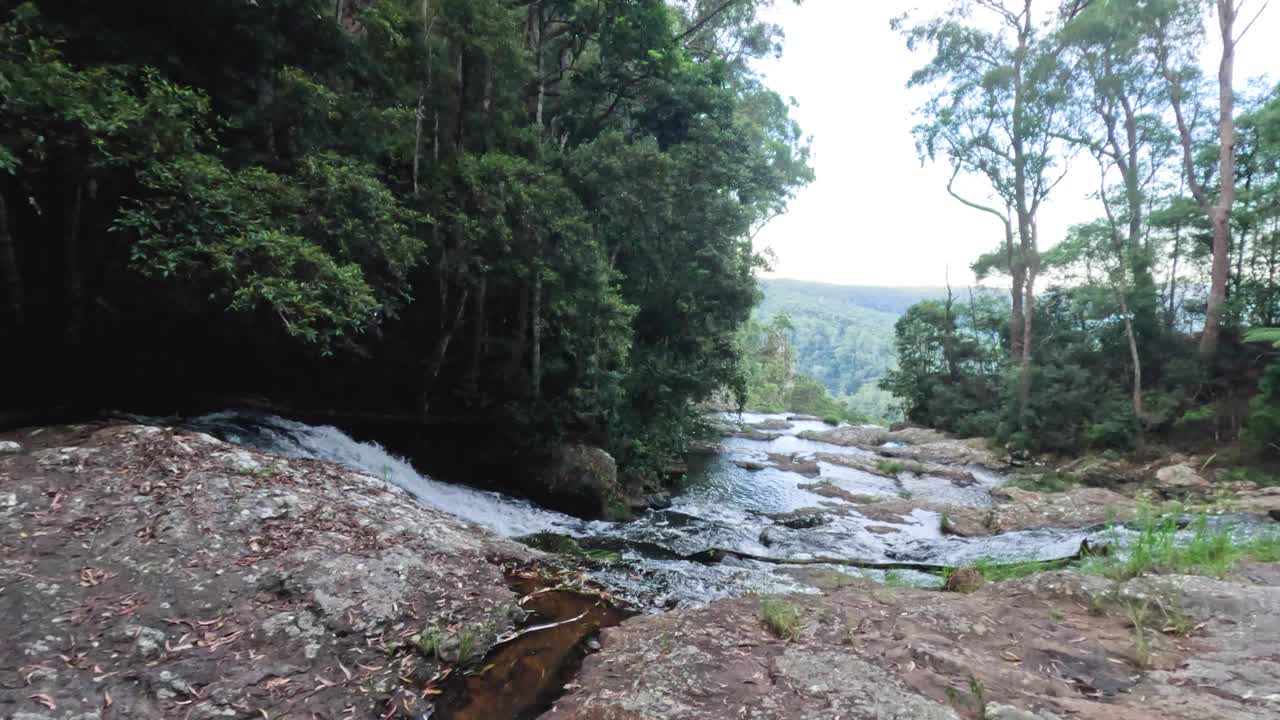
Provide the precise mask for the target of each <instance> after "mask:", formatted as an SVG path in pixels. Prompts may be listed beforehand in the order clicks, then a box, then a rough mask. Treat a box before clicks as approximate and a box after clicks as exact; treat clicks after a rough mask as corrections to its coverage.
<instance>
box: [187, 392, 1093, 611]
mask: <svg viewBox="0 0 1280 720" xmlns="http://www.w3.org/2000/svg"><path fill="white" fill-rule="evenodd" d="M722 419H724V420H726V421H731V422H734V423H763V422H766V421H773V422H774V424H775V425H776V426H778V427H779V428H780V429H778V430H776V431H773V432H770V433H768V435H769V436H770V437H769V439H758V440H753V439H745V438H742V437H729V438H726V439H725V440H723V441H722V442H721V443H720V445H719V448H718V452H717V453H716V454H714V455H711V456H709V457H705V458H697V459H695V461H694V462H692V463H691V464H690V471H689V477H688V480H687V483H686V487H685V490H684V491H683V493H682V494H681V495H679V496H677V497H676V498H675V499H674V501H673V504H672V506H671V507H670V508H668V509H666V510H658V511H650V512H646V513H644V514H642V515H641V516H639V517H637V518H636V519H635V520H632V521H630V522H626V523H608V522H599V521H597V522H588V521H584V520H581V519H578V518H574V517H571V516H568V515H564V514H561V513H557V512H554V511H550V510H547V509H544V508H540V507H538V506H536V505H533V504H532V503H530V502H528V501H525V500H520V499H516V498H512V497H509V496H506V495H503V494H500V493H495V492H486V491H482V490H477V489H474V488H470V487H466V486H461V485H454V484H450V483H444V482H440V481H438V480H434V479H432V478H430V477H426V476H424V475H422V474H420V473H418V472H417V471H416V470H414V468H413V467H412V466H411V465H410V464H409V463H408V462H406V461H404V460H403V459H401V458H398V457H396V456H394V455H392V454H390V453H388V452H387V451H386V450H384V449H383V448H382V447H380V446H378V445H377V444H375V443H366V442H358V441H356V440H354V439H352V438H351V437H350V436H349V435H347V434H346V433H344V432H342V431H341V430H338V429H337V428H334V427H329V426H314V425H307V424H304V423H300V422H296V421H292V420H286V419H283V418H279V417H275V416H269V415H261V414H255V413H246V412H234V411H229V412H220V413H214V414H210V415H205V416H202V417H199V418H196V419H194V420H192V421H190V422H188V423H187V425H188V426H189V427H191V428H193V429H198V430H202V431H205V432H209V433H211V434H214V435H216V436H218V437H221V438H223V439H225V440H228V441H230V442H234V443H238V444H242V445H245V446H249V447H252V448H255V449H258V450H263V451H268V452H272V453H276V454H280V455H284V456H287V457H305V458H314V459H320V460H328V461H332V462H336V463H340V464H342V465H346V466H348V467H351V468H353V469H356V470H359V471H361V472H364V473H367V474H369V475H372V476H374V477H379V478H382V479H384V480H386V481H387V482H389V483H392V484H394V485H397V486H399V487H401V488H403V489H404V490H405V491H407V492H409V493H410V494H412V495H413V496H414V497H416V498H417V499H418V500H419V501H421V502H422V503H424V504H427V505H430V506H432V507H435V508H438V509H440V510H443V511H445V512H448V513H451V514H453V515H456V516H458V517H460V518H462V519H463V520H466V521H467V522H471V523H474V524H476V525H479V526H483V527H486V528H489V529H491V530H493V531H495V532H498V533H500V534H503V535H506V536H509V537H517V538H519V537H525V536H529V535H533V534H535V533H555V534H560V535H565V536H569V537H572V538H574V539H575V541H576V542H577V543H579V544H580V545H581V546H582V547H583V548H585V549H588V550H590V549H599V550H606V551H608V555H607V556H604V557H609V558H616V559H615V560H613V561H612V562H610V561H607V560H606V561H600V562H596V563H594V564H595V566H596V569H595V570H594V571H593V576H594V579H595V580H596V581H598V582H600V583H602V584H603V585H605V586H607V587H610V588H611V589H613V590H614V591H615V592H616V593H617V594H619V595H622V596H624V597H629V598H631V599H633V600H636V601H640V602H642V603H644V604H646V605H654V606H661V607H674V606H687V605H697V604H702V603H706V602H708V601H711V600H714V599H717V598H722V597H730V596H735V595H741V594H744V593H749V592H781V591H792V592H795V591H801V592H803V591H812V590H814V588H811V587H810V586H809V585H808V584H807V583H806V582H805V581H804V580H803V579H798V578H803V577H804V575H802V574H798V573H795V572H794V569H793V568H788V567H787V566H785V565H776V564H772V563H763V562H758V561H754V560H743V559H727V560H725V561H724V562H723V563H719V564H710V565H708V564H701V563H697V562H690V561H687V560H682V559H680V558H681V557H683V556H689V555H693V554H695V553H699V552H702V551H706V550H710V549H714V548H719V549H724V550H731V551H735V552H740V553H744V554H748V555H755V556H759V557H767V558H779V559H801V560H804V559H812V558H815V557H816V558H824V559H825V558H842V559H848V560H856V561H863V562H915V563H934V564H947V565H958V564H964V563H967V562H973V561H974V560H978V559H983V558H985V559H989V560H994V561H1015V560H1041V559H1049V558H1057V557H1063V556H1066V555H1070V554H1072V553H1074V552H1075V551H1076V550H1077V548H1078V547H1079V545H1080V542H1081V540H1084V539H1085V538H1086V536H1087V533H1085V532H1081V531H1068V530H1034V531H1025V532H1016V533H1006V534H1004V535H999V536H995V537H989V538H959V537H951V536H947V535H944V534H943V533H942V531H941V517H940V516H939V515H938V514H937V513H934V512H929V511H926V510H921V509H917V510H915V511H913V512H911V513H910V514H909V515H907V516H905V517H904V518H902V522H885V521H883V520H873V519H870V518H867V517H864V516H863V515H861V514H859V513H858V512H857V511H856V509H855V506H853V505H851V504H849V503H848V502H845V501H843V500H841V499H839V498H832V497H827V496H824V495H818V494H815V493H814V492H811V491H810V490H807V489H805V486H812V485H813V484H814V483H815V482H819V481H825V482H828V483H830V484H832V485H834V486H836V487H838V488H840V489H841V490H843V491H847V492H848V493H851V494H858V495H873V496H886V497H893V496H898V497H903V498H920V499H927V500H931V501H935V502H943V503H947V504H951V505H957V504H973V505H983V504H989V503H990V492H989V491H990V489H991V487H994V486H995V485H997V484H999V483H1000V482H1002V480H1003V479H1002V478H1001V477H1000V476H999V475H997V474H995V473H992V472H990V471H985V470H982V469H980V468H965V469H968V470H973V471H975V472H974V476H975V477H976V478H977V482H976V483H972V484H969V485H968V486H967V487H960V486H958V485H957V484H956V483H954V482H953V481H951V480H948V479H946V478H941V477H929V476H915V475H911V474H909V473H903V474H901V475H900V479H899V480H891V479H887V478H884V477H881V476H879V475H875V474H871V473H867V472H861V471H859V470H856V469H852V468H849V467H844V466H842V465H838V464H832V463H829V462H820V463H818V472H817V475H816V476H815V475H814V474H813V473H809V474H801V473H799V472H795V471H792V470H789V469H782V468H779V467H775V466H765V467H763V469H761V467H760V465H765V464H766V463H768V461H769V455H770V454H771V453H773V454H784V455H788V456H791V455H794V456H795V457H796V458H797V459H802V460H803V459H810V458H812V457H813V456H814V455H815V454H818V453H828V454H831V455H863V456H866V455H869V454H871V453H869V451H867V450H859V449H856V448H847V447H841V446H837V445H830V444H827V443H822V442H816V441H813V440H807V439H804V438H801V437H799V435H800V433H802V432H804V431H806V430H824V429H828V428H827V426H825V425H823V424H822V423H820V422H815V421H805V420H797V421H787V420H786V416H784V415H760V414H751V413H745V414H743V415H742V416H741V417H739V416H737V415H734V416H724V417H723V418H722ZM784 424H785V425H784ZM739 462H741V463H743V464H745V465H747V466H748V467H752V468H754V469H747V468H744V467H740V466H739V465H738V464H737V463H739ZM753 463H754V464H755V465H753ZM808 509H814V510H822V511H825V512H823V519H824V522H823V524H819V525H816V526H813V527H805V526H804V523H795V522H790V523H787V524H783V521H782V520H781V519H779V518H778V517H777V516H778V515H779V514H782V513H792V514H793V515H794V514H795V513H796V512H797V511H805V510H808ZM833 511H834V512H833ZM813 567H815V566H810V571H811V570H812V568H813ZM816 567H820V568H827V569H830V570H831V571H835V572H842V573H848V574H865V575H869V576H872V577H875V576H877V575H878V574H879V571H876V570H857V569H853V568H848V567H844V566H837V565H821V566H816ZM919 579H920V580H925V581H927V580H932V579H933V578H931V577H930V576H922V577H921V578H919Z"/></svg>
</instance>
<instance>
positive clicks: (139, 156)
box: [0, 0, 811, 481]
mask: <svg viewBox="0 0 1280 720" xmlns="http://www.w3.org/2000/svg"><path fill="white" fill-rule="evenodd" d="M764 4H767V3H764V2H754V1H752V2H735V3H721V2H710V1H703V0H688V1H686V2H678V3H669V2H665V1H664V0H625V1H623V0H534V1H527V0H526V1H517V2H501V3H499V2H490V1H489V0H339V1H338V2H337V3H335V2H334V1H333V0H272V1H270V2H267V1H265V0H264V1H262V2H245V1H243V0H211V1H209V2H199V3H172V2H164V1H161V0H121V1H120V2H111V3H101V2H87V1H85V0H41V2H24V3H16V2H12V0H10V1H8V2H0V287H2V288H3V292H2V293H0V337H3V338H4V345H5V348H6V352H5V353H4V355H5V358H4V362H5V363H6V365H7V366H9V367H7V368H6V370H7V372H6V373H5V376H4V377H6V378H7V379H8V380H7V381H6V390H5V398H4V400H5V405H6V406H10V407H11V406H14V405H16V406H20V407H26V408H28V409H35V410H47V409H50V408H55V407H58V406H66V407H69V408H81V409H94V408H102V407H127V408H148V409H152V410H158V411H165V412H167V411H170V410H174V409H181V408H183V407H187V406H190V405H199V404H201V403H208V402H212V401H214V399H215V398H218V397H220V396H223V395H228V394H237V395H241V394H246V393H256V394H259V395H263V396H266V397H267V399H268V400H269V401H272V402H282V403H292V404H294V405H295V406H299V407H305V408H310V409H314V410H323V411H325V412H328V413H330V414H331V415H332V416H333V417H343V416H344V415H352V414H361V415H363V416H376V417H378V418H390V419H392V420H396V421H403V422H407V423H417V424H418V426H419V427H420V428H422V429H423V431H424V433H425V432H426V431H431V432H436V431H441V430H443V429H447V428H449V427H451V426H458V425H459V424H465V426H466V427H467V428H469V434H468V435H467V437H468V438H470V440H469V442H470V444H471V445H472V446H474V447H473V450H474V451H473V452H465V451H464V452H454V453H450V454H453V455H458V456H459V457H460V459H470V460H493V459H496V458H499V457H501V458H508V459H510V458H513V457H517V456H521V455H522V454H523V455H529V454H532V455H537V454H540V453H544V452H545V451H546V450H547V449H548V448H551V447H553V446H554V445H555V444H556V443H558V442H563V441H566V440H568V441H576V442H587V443H591V444H598V445H601V446H603V447H606V448H608V449H609V450H610V451H611V452H613V453H614V454H615V455H616V456H617V458H618V460H619V464H620V465H621V466H623V467H624V468H626V469H627V470H628V471H629V472H631V473H633V477H634V478H636V479H637V481H638V480H642V479H643V478H644V477H645V476H646V473H647V472H648V471H649V470H651V469H652V468H655V467H657V466H658V465H659V464H660V463H662V462H665V459H666V458H668V457H669V456H670V455H671V454H673V453H676V452H678V451H680V450H681V448H682V447H683V443H684V441H685V440H686V438H687V437H688V433H689V430H690V429H691V428H692V427H693V425H694V423H695V422H696V414H695V411H694V409H693V403H695V402H696V401H699V400H702V399H705V398H706V397H708V396H709V395H710V394H711V393H713V392H715V391H716V390H718V389H720V388H723V387H740V386H741V373H740V370H739V365H738V357H737V355H736V352H735V344H734V338H735V336H736V333H737V332H738V329H739V328H740V327H741V326H742V324H743V323H744V322H745V321H746V320H747V318H748V316H749V314H750V312H751V307H752V304H753V302H754V295H755V278H754V273H755V271H756V269H757V268H758V267H759V266H760V263H759V262H758V259H757V257H756V255H755V254H754V252H753V250H752V248H751V244H750V242H749V240H748V238H749V237H750V235H751V233H752V232H753V231H754V230H755V229H756V228H757V227H758V226H759V225H760V224H761V223H762V222H764V221H765V220H766V219H767V218H769V217H772V216H774V215H776V214H777V213H778V212H780V211H781V210H782V208H783V207H784V205H785V203H786V202H787V200H788V199H789V198H790V197H791V195H792V193H793V192H794V191H795V190H796V188H798V187H799V186H801V185H803V184H804V183H806V182H807V181H808V180H809V179H810V177H811V171H810V170H809V168H808V166H807V162H806V158H807V145H806V142H805V141H804V140H803V138H802V136H801V132H800V130H799V128H798V127H797V126H796V125H795V124H794V123H793V122H792V121H791V120H790V119H789V117H788V104H787V103H786V102H785V101H784V100H783V99H782V98H780V97H779V96H778V95H776V94H775V93H773V92H772V91H770V90H769V89H768V88H766V87H764V86H763V85H762V84H761V81H760V79H759V77H758V76H757V75H756V74H755V72H754V71H753V70H752V63H753V61H754V60H755V59H757V58H761V57H764V56H766V55H771V54H774V53H777V52H778V51H779V50H780V33H779V31H778V29H777V28H776V27H773V26H771V25H769V24H767V23H764V22H762V21H761V20H760V18H759V17H758V10H759V7H760V6H762V5H764ZM13 378H24V379H30V380H31V381H30V382H25V381H17V382H14V381H13ZM475 428H482V431H481V432H476V431H475ZM428 442H431V441H430V440H429V438H428V437H427V436H426V435H424V436H423V438H422V439H420V440H419V441H418V443H419V445H422V444H423V443H428ZM444 446H445V447H451V448H453V449H455V450H462V449H463V448H464V447H466V446H462V447H459V446H451V445H444ZM439 454H440V453H437V455H439Z"/></svg>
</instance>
